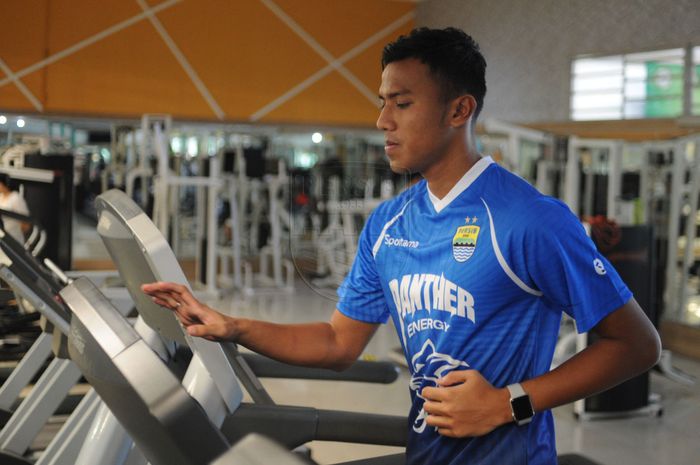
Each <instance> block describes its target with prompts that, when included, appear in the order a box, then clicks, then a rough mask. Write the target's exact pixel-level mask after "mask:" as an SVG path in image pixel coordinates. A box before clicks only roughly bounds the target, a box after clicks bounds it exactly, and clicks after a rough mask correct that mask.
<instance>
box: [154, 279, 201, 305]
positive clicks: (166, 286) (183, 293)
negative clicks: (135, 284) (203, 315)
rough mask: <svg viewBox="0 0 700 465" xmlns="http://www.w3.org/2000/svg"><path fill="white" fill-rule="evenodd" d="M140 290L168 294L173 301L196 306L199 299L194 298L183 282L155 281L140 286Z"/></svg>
mask: <svg viewBox="0 0 700 465" xmlns="http://www.w3.org/2000/svg"><path fill="white" fill-rule="evenodd" d="M141 290H142V291H143V292H145V293H146V294H148V295H160V296H162V295H164V294H169V295H170V296H171V297H172V298H173V299H174V300H175V301H177V302H182V303H186V304H188V305H192V306H196V305H198V304H199V301H198V300H197V299H195V298H194V296H193V295H192V292H190V290H189V288H188V287H187V286H185V285H183V284H177V283H167V282H157V283H149V284H144V285H142V286H141Z"/></svg>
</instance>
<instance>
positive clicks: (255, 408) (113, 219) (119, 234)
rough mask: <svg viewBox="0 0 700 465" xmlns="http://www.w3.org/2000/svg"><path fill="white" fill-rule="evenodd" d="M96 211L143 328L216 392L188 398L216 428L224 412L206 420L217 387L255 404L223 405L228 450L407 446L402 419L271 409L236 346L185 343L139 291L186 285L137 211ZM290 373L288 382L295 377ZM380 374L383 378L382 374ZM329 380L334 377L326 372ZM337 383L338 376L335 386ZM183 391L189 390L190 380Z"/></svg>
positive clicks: (102, 204) (120, 195)
mask: <svg viewBox="0 0 700 465" xmlns="http://www.w3.org/2000/svg"><path fill="white" fill-rule="evenodd" d="M95 206H96V210H97V214H98V226H97V230H98V233H99V234H100V236H101V237H102V239H103V241H104V243H105V246H106V247H107V250H108V251H109V253H110V255H111V256H112V258H113V260H114V262H115V264H116V265H117V268H118V269H119V273H120V275H121V276H122V278H123V279H124V281H125V283H126V286H127V288H128V290H129V293H130V294H131V295H132V297H133V299H134V301H135V302H136V307H137V309H138V311H139V313H140V314H141V315H142V317H143V319H144V321H146V322H147V323H149V325H151V326H152V327H153V328H154V329H156V330H157V331H158V332H159V333H161V335H163V336H164V337H165V338H167V339H170V340H172V341H176V342H178V343H182V342H186V343H187V345H189V346H190V348H192V351H193V353H194V354H195V355H194V357H193V360H195V359H197V360H198V363H199V364H200V365H201V366H199V367H197V369H198V370H199V371H198V373H200V374H204V375H206V374H208V375H209V376H210V378H209V383H210V384H209V385H210V386H211V385H214V386H216V388H217V389H211V388H210V389H208V391H207V395H208V396H209V398H207V397H206V396H200V397H197V396H196V395H194V394H193V397H195V398H196V399H197V400H198V401H199V402H200V404H202V405H203V406H204V408H205V410H206V411H207V413H209V414H210V418H212V419H213V421H214V423H215V424H217V423H219V421H218V420H219V417H218V416H217V414H221V412H222V411H223V412H224V413H225V412H226V409H225V408H221V407H220V408H219V409H218V410H217V411H215V412H211V410H209V409H207V407H206V405H207V404H212V400H211V397H216V396H219V400H218V401H216V402H214V403H216V404H218V405H219V406H221V405H222V401H221V400H222V399H221V392H222V390H221V386H227V384H228V385H229V386H230V384H231V383H235V385H236V387H237V386H238V381H240V382H241V383H242V384H243V385H244V387H245V388H246V390H247V391H248V392H249V394H250V396H251V398H252V399H253V400H254V402H255V403H254V404H247V403H246V404H243V403H241V402H240V398H238V399H236V400H237V403H236V404H235V405H233V406H232V405H231V404H230V403H228V404H227V406H228V407H229V409H228V414H227V415H224V418H222V419H221V423H219V424H220V425H222V432H223V433H224V435H225V436H226V437H227V438H228V439H229V441H230V442H236V441H238V440H240V439H242V438H243V437H244V436H246V435H247V434H249V433H251V432H258V433H261V434H263V435H265V436H269V437H272V438H274V439H275V440H277V441H278V442H280V443H282V444H283V445H285V446H286V447H288V448H294V447H298V446H300V445H303V444H304V443H306V442H309V441H312V440H326V441H344V442H358V443H367V444H382V445H392V446H405V444H406V436H407V430H408V422H407V420H406V417H402V416H389V415H375V414H362V413H352V412H340V411H333V410H319V409H315V408H310V407H296V406H280V405H275V403H274V401H273V400H272V399H271V397H270V396H269V394H268V393H267V392H266V391H265V389H264V387H263V386H262V384H261V383H260V381H259V380H258V378H257V377H256V375H255V373H254V372H253V370H251V368H250V365H249V364H248V363H247V361H246V360H245V359H244V357H242V356H241V354H239V353H238V351H237V348H236V346H235V345H234V344H230V343H228V344H219V343H214V342H210V341H206V340H204V339H201V338H193V337H190V336H189V335H187V333H186V331H184V329H183V328H182V326H181V325H180V323H179V321H178V320H177V318H176V317H175V315H174V314H173V313H172V312H171V311H169V310H167V309H163V308H162V307H160V306H158V305H156V304H155V303H153V301H152V300H151V299H150V298H149V297H148V296H146V295H145V294H144V293H143V292H142V291H141V285H142V284H144V283H150V282H154V281H173V282H177V283H181V284H184V285H188V281H187V278H186V277H185V275H184V273H183V272H182V269H181V267H180V265H179V263H178V262H177V259H176V257H175V255H174V253H173V251H172V249H171V248H170V246H169V244H168V243H167V241H166V240H165V238H164V237H163V235H162V234H161V233H160V231H159V230H158V229H157V228H156V227H155V225H154V224H153V222H152V221H151V220H150V218H148V216H147V215H146V214H145V213H144V212H143V211H142V210H141V208H140V207H138V205H136V204H135V203H134V202H133V201H132V200H131V199H130V198H129V197H128V196H127V195H126V194H125V193H124V192H122V191H119V190H116V189H114V190H110V191H108V192H105V193H103V194H101V195H100V196H99V197H98V198H97V199H96V202H95ZM257 361H260V360H257ZM274 363H276V364H277V365H280V366H282V365H284V364H279V363H278V362H274ZM262 365H264V364H262ZM298 370H299V371H300V372H305V373H306V376H307V377H314V376H319V373H320V372H326V370H318V369H304V368H299V369H298ZM269 371H273V370H268V372H269ZM289 371H290V374H291V372H292V371H293V370H289ZM359 371H360V372H361V371H362V369H360V370H359ZM370 371H371V370H370ZM381 371H383V372H384V373H385V374H386V370H385V369H384V368H382V370H381ZM327 372H328V373H331V371H330V370H327ZM188 373H189V370H188ZM236 375H237V376H236ZM391 375H392V376H391V377H389V378H391V381H393V379H395V377H396V371H395V369H394V368H393V366H392V367H391ZM320 376H324V375H320ZM200 377H202V378H203V377H204V376H200ZM355 377H356V378H357V379H362V374H361V373H355ZM342 378H343V375H342V373H341V374H339V375H338V376H337V377H336V378H335V379H342ZM385 378H386V377H385ZM323 379H333V376H331V375H330V374H328V375H327V376H324V378H323ZM183 384H184V385H185V386H186V387H187V375H186V376H185V380H184V381H183ZM231 407H232V408H231Z"/></svg>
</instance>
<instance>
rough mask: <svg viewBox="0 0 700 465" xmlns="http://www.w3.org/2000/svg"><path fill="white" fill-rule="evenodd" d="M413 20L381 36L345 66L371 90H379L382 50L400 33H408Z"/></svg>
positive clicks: (375, 91) (412, 25)
mask: <svg viewBox="0 0 700 465" xmlns="http://www.w3.org/2000/svg"><path fill="white" fill-rule="evenodd" d="M413 27H415V26H414V24H413V21H411V22H410V23H408V24H406V25H404V26H402V27H400V28H399V29H396V30H395V31H393V32H391V33H390V34H387V35H386V36H384V37H382V38H381V40H379V41H378V42H376V43H375V44H374V45H372V46H371V47H369V48H368V49H367V50H365V51H364V52H362V53H361V54H360V55H358V56H357V57H355V58H353V59H352V60H350V61H348V62H347V63H346V64H345V67H346V68H347V69H348V70H349V71H350V72H351V73H353V74H354V75H355V76H357V78H358V79H359V80H360V81H362V82H363V83H364V84H365V85H366V86H367V87H368V88H369V89H370V90H371V91H372V92H374V93H378V92H379V85H380V84H381V80H382V65H381V59H382V50H383V49H384V45H386V44H387V43H388V42H391V41H394V40H396V39H397V38H398V37H399V36H400V35H402V34H408V33H409V32H411V29H413Z"/></svg>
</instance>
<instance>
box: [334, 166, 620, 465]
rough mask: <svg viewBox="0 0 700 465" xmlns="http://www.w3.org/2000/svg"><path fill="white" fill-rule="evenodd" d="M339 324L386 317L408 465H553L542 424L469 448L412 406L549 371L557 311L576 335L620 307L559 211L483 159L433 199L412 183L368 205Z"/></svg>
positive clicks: (540, 418) (611, 283) (601, 269)
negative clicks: (442, 384)
mask: <svg viewBox="0 0 700 465" xmlns="http://www.w3.org/2000/svg"><path fill="white" fill-rule="evenodd" d="M338 293H339V295H340V302H339V303H338V309H339V310H340V311H341V312H342V313H343V314H344V315H346V316H348V317H350V318H353V319H355V320H360V321H364V322H369V323H383V322H386V321H387V320H388V319H389V316H391V318H392V320H393V323H394V325H395V327H396V331H397V332H398V334H399V336H400V339H401V343H402V346H403V349H404V351H405V355H406V360H407V361H408V365H409V369H410V372H411V381H410V393H411V397H412V407H411V411H410V413H409V422H410V424H409V428H410V429H409V440H408V446H407V450H406V455H407V463H408V464H416V465H418V464H428V463H429V464H455V465H456V464H460V465H464V464H479V465H510V464H526V463H527V464H530V465H534V464H543V465H544V464H552V463H556V450H555V440H554V424H553V419H552V415H551V412H549V411H546V412H540V413H537V414H536V415H535V417H534V418H533V420H532V422H531V423H529V424H528V425H524V426H516V425H515V424H508V425H504V426H501V427H499V428H497V429H495V430H494V431H493V432H492V433H490V434H488V435H486V436H483V437H478V438H469V439H454V438H447V437H444V436H441V435H439V434H438V433H437V432H436V431H435V429H434V428H432V427H429V426H427V425H426V422H425V417H426V415H425V412H424V411H423V399H422V398H421V395H420V392H421V390H422V389H423V388H424V387H426V386H435V385H436V381H437V379H438V378H440V377H442V376H444V375H445V374H447V373H448V372H450V371H452V370H465V369H472V368H473V369H476V370H478V371H479V372H480V373H481V374H482V375H483V376H484V377H485V378H486V379H487V380H488V381H489V382H490V383H491V384H493V385H494V386H496V387H499V388H500V387H505V386H507V385H508V384H512V383H516V382H521V381H524V380H527V379H530V378H534V377H536V376H539V375H541V374H543V373H545V372H547V371H548V370H549V367H550V364H551V361H552V356H553V353H554V347H555V344H556V341H557V334H558V331H559V324H560V321H561V315H562V313H561V312H562V311H564V312H566V313H568V314H569V315H571V316H572V317H573V318H574V319H575V320H576V325H577V328H578V330H579V331H580V332H585V331H588V330H590V329H591V328H592V327H593V326H595V325H596V324H597V323H598V322H599V321H600V320H601V319H602V318H603V317H605V316H606V315H608V314H609V313H610V312H612V311H613V310H615V309H617V308H619V307H621V306H622V305H624V304H625V303H626V302H627V301H628V300H629V299H630V298H631V297H632V294H631V293H630V291H629V290H628V289H627V287H626V286H625V285H624V284H623V283H622V281H621V280H620V278H619V276H618V275H617V273H616V272H615V270H614V269H613V268H612V266H611V265H610V264H609V263H608V262H607V260H606V259H605V258H604V257H602V256H601V255H600V254H599V253H598V251H597V250H596V248H595V246H594V245H593V243H592V242H591V240H590V239H589V238H588V236H587V235H586V233H585V230H584V228H583V226H582V225H581V223H580V222H579V221H578V220H577V218H576V217H575V216H574V215H573V214H572V213H571V211H570V210H569V208H568V207H567V206H566V205H565V204H563V203H562V202H560V201H558V200H555V199H553V198H551V197H547V196H544V195H542V194H541V193H539V192H538V191H537V190H535V189H534V188H533V187H532V186H530V185H529V184H528V183H527V182H525V181H524V180H522V179H520V178H519V177H517V176H515V175H513V174H511V173H510V172H508V171H506V170H505V169H503V168H501V167H500V166H498V165H496V164H495V163H493V162H492V160H491V159H490V158H483V159H481V160H480V161H479V162H477V163H476V164H475V165H474V166H473V167H472V168H471V169H470V170H469V171H468V172H467V173H466V174H465V175H464V177H463V178H462V179H461V180H460V181H459V182H458V183H457V184H456V185H455V187H454V188H453V189H452V190H451V191H450V192H449V193H448V194H447V195H446V196H445V197H444V198H442V199H438V198H437V197H435V196H434V195H433V194H432V193H431V192H430V190H429V189H428V187H427V184H426V182H425V181H421V182H419V183H418V184H416V185H414V186H413V187H411V188H410V189H408V190H406V191H405V192H403V193H402V194H401V195H399V196H397V197H396V198H394V199H392V200H390V201H387V202H385V203H383V204H381V205H380V206H379V207H378V208H377V209H376V210H375V211H374V212H373V213H372V215H371V216H370V218H369V219H368V220H367V223H366V224H365V227H364V229H363V231H362V234H361V236H360V241H359V245H358V253H357V256H356V258H355V261H354V263H353V266H352V269H351V271H350V273H349V274H348V276H347V278H346V279H345V281H344V282H343V284H342V285H341V287H340V289H339V290H338Z"/></svg>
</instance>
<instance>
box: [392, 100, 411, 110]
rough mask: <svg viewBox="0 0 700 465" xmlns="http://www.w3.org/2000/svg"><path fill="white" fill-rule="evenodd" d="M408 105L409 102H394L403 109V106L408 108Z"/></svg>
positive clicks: (409, 104)
mask: <svg viewBox="0 0 700 465" xmlns="http://www.w3.org/2000/svg"><path fill="white" fill-rule="evenodd" d="M410 106H411V102H401V103H399V102H397V103H396V108H401V109H404V108H408V107H410Z"/></svg>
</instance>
